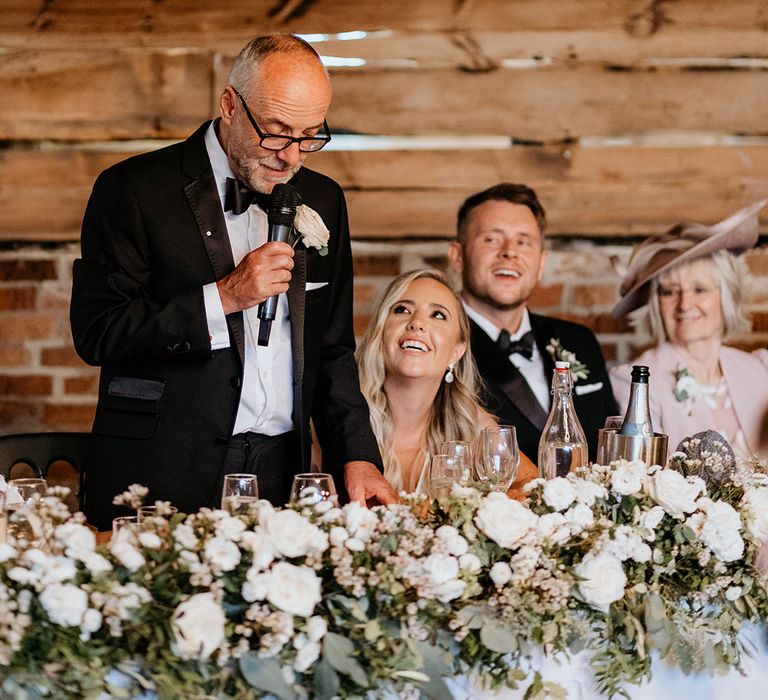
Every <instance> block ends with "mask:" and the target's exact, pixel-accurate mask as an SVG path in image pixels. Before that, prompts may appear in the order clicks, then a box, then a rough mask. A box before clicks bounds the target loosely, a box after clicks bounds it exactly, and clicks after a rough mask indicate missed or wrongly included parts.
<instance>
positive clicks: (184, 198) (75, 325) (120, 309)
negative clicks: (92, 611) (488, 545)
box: [70, 123, 381, 526]
mask: <svg viewBox="0 0 768 700" xmlns="http://www.w3.org/2000/svg"><path fill="white" fill-rule="evenodd" d="M207 128H208V123H206V124H203V125H202V126H201V127H200V128H199V129H198V130H197V131H196V132H195V133H194V134H193V135H192V136H191V137H190V138H189V139H187V140H186V141H184V142H182V143H178V144H174V145H172V146H170V147H168V148H164V149H161V150H158V151H155V152H152V153H147V154H143V155H140V156H137V157H134V158H130V159H128V160H126V161H123V162H122V163H118V164H117V165H115V166H113V167H111V168H109V169H108V170H106V171H104V172H103V173H102V174H101V175H100V176H99V177H98V179H97V180H96V183H95V185H94V188H93V192H92V194H91V198H90V200H89V202H88V206H87V209H86V212H85V217H84V221H83V227H82V239H81V244H82V258H81V259H79V260H76V261H75V264H74V268H73V288H72V304H71V312H70V315H71V324H72V335H73V338H74V342H75V347H76V349H77V352H78V353H79V354H80V356H81V357H82V358H83V359H84V360H85V361H86V362H87V363H89V364H92V365H99V366H101V368H102V370H101V379H100V385H99V401H98V406H97V410H96V418H95V421H94V425H93V435H94V438H93V449H92V452H91V459H90V463H89V465H88V469H87V472H86V484H85V510H86V514H87V515H88V517H89V519H90V520H91V521H93V522H95V523H96V524H97V525H99V526H104V525H106V524H107V522H108V520H109V518H110V517H111V516H112V513H113V510H112V508H111V506H110V503H111V501H112V498H113V496H114V495H115V494H117V493H119V492H120V491H122V490H124V489H125V488H126V487H127V486H128V485H129V484H132V483H142V484H144V485H146V486H148V487H149V488H150V494H149V501H150V502H151V501H152V500H154V499H156V498H161V499H169V500H171V501H173V503H174V504H175V505H176V506H177V507H178V508H179V510H181V511H185V512H191V511H194V510H197V509H198V508H200V507H201V506H210V505H213V504H215V503H216V502H217V501H218V494H216V493H214V491H215V488H216V483H217V480H218V478H219V470H220V467H221V465H222V462H223V459H224V456H225V453H226V449H227V442H228V439H229V437H230V436H231V435H232V429H233V426H234V423H235V417H236V413H237V407H238V402H239V398H240V391H241V385H242V378H243V351H244V341H243V332H244V326H243V314H242V313H236V314H231V315H230V316H228V317H227V323H228V327H229V334H230V347H229V348H226V349H221V350H216V351H212V350H211V348H210V341H209V337H208V326H207V321H206V315H205V307H204V303H203V293H202V287H203V285H204V284H207V283H209V282H215V281H217V280H219V279H221V278H222V277H224V276H225V275H226V274H228V273H229V272H231V271H232V270H233V269H234V260H233V257H232V250H231V248H230V245H229V238H228V235H227V228H226V224H225V221H224V215H223V212H222V207H221V201H220V199H219V195H218V192H217V189H216V184H215V181H214V177H213V171H212V169H211V165H210V162H209V159H208V155H207V152H206V150H205V143H204V137H205V131H206V129H207ZM291 184H292V185H294V186H295V187H296V188H297V189H298V190H299V192H300V193H301V196H302V198H303V201H304V203H305V204H307V205H309V206H310V207H312V208H313V209H315V211H317V212H318V213H319V214H320V216H321V217H322V218H323V221H324V222H325V224H326V226H327V227H328V228H329V229H330V240H329V244H328V254H327V255H326V256H321V255H319V253H318V251H316V250H314V249H305V248H304V247H303V246H302V245H301V244H299V245H298V246H297V248H296V255H295V259H294V262H295V267H294V269H293V274H292V278H291V283H290V288H289V291H288V303H289V313H290V318H291V332H292V348H293V370H294V380H293V386H292V387H291V388H288V387H286V389H288V390H292V391H293V420H294V428H295V431H296V433H297V439H298V440H299V441H300V448H301V463H297V464H296V465H295V472H296V473H298V472H301V471H306V469H307V468H308V466H309V459H310V433H309V420H310V417H313V418H314V420H315V423H316V424H317V426H318V433H319V434H320V435H321V436H322V437H323V439H324V440H325V441H326V444H325V445H323V447H324V455H327V456H328V458H327V460H326V462H325V466H326V468H327V469H329V470H330V471H335V472H336V473H335V476H336V481H337V486H339V487H340V488H341V487H342V486H343V480H342V478H341V476H342V475H341V473H340V471H339V470H340V468H341V465H343V463H344V462H347V461H350V460H357V459H359V460H366V461H370V462H373V463H375V464H380V463H381V458H380V456H379V452H378V448H377V445H376V440H375V438H374V436H373V433H372V432H371V429H370V424H369V416H368V407H367V405H366V403H365V400H364V399H363V397H362V394H361V393H360V389H359V381H358V375H357V368H356V365H355V360H354V355H353V352H354V333H353V329H352V256H351V250H350V242H349V231H348V225H347V210H346V204H345V201H344V196H343V193H342V191H341V188H340V187H339V186H338V185H337V184H336V183H335V182H333V181H332V180H331V179H329V178H327V177H325V176H323V175H321V174H319V173H316V172H313V171H311V170H308V169H306V168H302V169H301V170H300V171H299V172H298V173H297V174H296V176H295V177H294V178H293V179H292V180H291ZM307 282H326V283H327V284H326V285H325V286H322V287H320V288H313V289H312V291H308V292H305V285H306V283H307Z"/></svg>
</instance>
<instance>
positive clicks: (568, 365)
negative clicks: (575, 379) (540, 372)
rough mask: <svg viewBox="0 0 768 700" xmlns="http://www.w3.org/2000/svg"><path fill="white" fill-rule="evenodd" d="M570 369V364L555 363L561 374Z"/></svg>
mask: <svg viewBox="0 0 768 700" xmlns="http://www.w3.org/2000/svg"><path fill="white" fill-rule="evenodd" d="M570 367H571V363H570V362H555V369H557V370H560V371H561V372H562V371H563V370H566V369H570Z"/></svg>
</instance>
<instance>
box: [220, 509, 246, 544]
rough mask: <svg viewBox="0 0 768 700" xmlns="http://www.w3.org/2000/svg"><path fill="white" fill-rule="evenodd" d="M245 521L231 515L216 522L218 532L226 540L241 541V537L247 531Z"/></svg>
mask: <svg viewBox="0 0 768 700" xmlns="http://www.w3.org/2000/svg"><path fill="white" fill-rule="evenodd" d="M245 527H246V526H245V523H244V522H243V521H242V519H241V518H235V517H233V516H231V515H230V516H229V517H227V518H222V519H221V520H219V521H218V522H217V523H216V534H217V535H218V536H219V537H223V538H224V539H225V540H232V542H239V541H240V537H241V535H242V534H243V532H244V531H245Z"/></svg>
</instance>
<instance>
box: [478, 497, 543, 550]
mask: <svg viewBox="0 0 768 700" xmlns="http://www.w3.org/2000/svg"><path fill="white" fill-rule="evenodd" d="M537 520H538V518H537V516H536V514H535V513H532V512H531V511H530V510H528V508H526V507H525V506H523V505H521V504H520V503H518V502H517V501H513V500H512V499H511V498H507V496H506V495H505V494H503V493H495V492H494V493H491V494H489V495H488V496H486V497H485V499H483V503H482V505H481V506H480V508H478V509H477V514H476V515H475V524H476V525H477V526H478V528H480V530H481V532H483V533H484V534H485V535H486V536H488V537H490V538H491V539H492V540H493V541H494V542H496V544H498V545H499V546H501V547H506V548H507V549H509V548H511V547H514V546H515V545H516V544H517V543H518V542H520V540H521V539H523V537H525V535H527V534H528V533H529V532H530V531H531V530H532V529H533V528H535V527H536V521H537Z"/></svg>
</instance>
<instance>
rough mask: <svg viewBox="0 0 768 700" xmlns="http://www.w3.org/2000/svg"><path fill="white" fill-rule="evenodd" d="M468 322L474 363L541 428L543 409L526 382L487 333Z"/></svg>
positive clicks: (545, 414) (543, 417) (486, 378)
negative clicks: (474, 356) (474, 358)
mask: <svg viewBox="0 0 768 700" xmlns="http://www.w3.org/2000/svg"><path fill="white" fill-rule="evenodd" d="M470 324H471V329H472V352H473V353H475V355H476V356H477V358H478V364H481V365H482V366H483V368H484V373H483V374H484V376H483V379H485V380H486V381H487V382H489V383H493V384H495V385H496V386H498V387H499V389H500V390H501V391H502V392H503V393H504V395H505V396H506V397H507V399H509V401H510V402H511V403H512V404H514V405H515V406H516V407H517V408H518V410H519V411H520V412H521V413H522V414H523V415H524V416H525V417H526V418H527V419H528V420H529V421H530V422H531V424H532V425H533V426H534V427H535V428H536V429H537V430H538V431H539V432H540V431H541V430H543V429H544V424H545V423H546V422H547V413H546V412H545V411H544V409H543V408H542V407H541V404H540V403H539V402H538V401H537V400H536V396H535V395H534V393H533V392H532V391H531V387H530V386H528V382H526V381H525V379H524V378H523V375H522V374H520V371H519V370H518V369H517V367H515V366H514V365H513V364H512V362H510V360H509V357H508V356H507V355H506V354H505V353H504V352H503V351H502V350H500V349H499V347H498V346H497V345H496V343H495V342H494V341H493V340H491V339H490V338H489V337H488V334H487V333H486V332H485V331H484V330H482V329H481V328H480V327H479V326H478V325H477V324H476V323H474V322H473V321H470Z"/></svg>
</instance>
